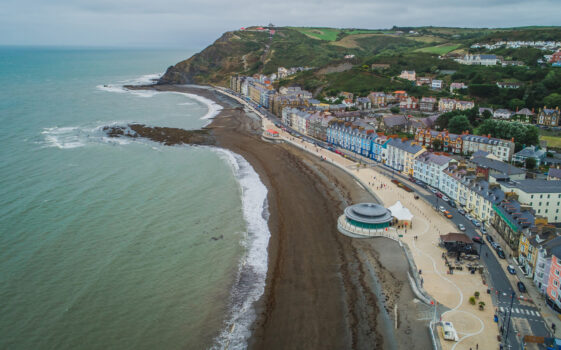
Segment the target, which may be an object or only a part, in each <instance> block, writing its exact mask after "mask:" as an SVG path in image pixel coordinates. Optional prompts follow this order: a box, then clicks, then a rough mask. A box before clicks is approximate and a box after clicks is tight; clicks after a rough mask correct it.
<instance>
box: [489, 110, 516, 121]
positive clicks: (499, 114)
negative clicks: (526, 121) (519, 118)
mask: <svg viewBox="0 0 561 350" xmlns="http://www.w3.org/2000/svg"><path fill="white" fill-rule="evenodd" d="M511 116H512V112H511V111H509V110H508V109H497V110H496V111H494V112H493V118H495V119H510V117H511Z"/></svg>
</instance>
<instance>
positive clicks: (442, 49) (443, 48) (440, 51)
mask: <svg viewBox="0 0 561 350" xmlns="http://www.w3.org/2000/svg"><path fill="white" fill-rule="evenodd" d="M460 46H462V45H461V44H452V45H446V44H444V45H437V46H429V47H423V48H420V49H417V50H415V51H417V52H426V53H433V54H435V55H445V54H447V53H448V52H451V51H454V50H456V49H457V48H459V47H460Z"/></svg>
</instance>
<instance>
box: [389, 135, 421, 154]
mask: <svg viewBox="0 0 561 350" xmlns="http://www.w3.org/2000/svg"><path fill="white" fill-rule="evenodd" d="M388 145H392V146H393V147H395V148H399V149H401V150H403V151H405V152H407V153H412V154H415V153H417V152H419V151H420V150H422V149H423V147H422V146H420V145H419V144H417V143H416V142H414V141H411V140H407V141H401V139H392V140H391V141H390V142H389V143H388Z"/></svg>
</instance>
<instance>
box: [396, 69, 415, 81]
mask: <svg viewBox="0 0 561 350" xmlns="http://www.w3.org/2000/svg"><path fill="white" fill-rule="evenodd" d="M399 78H401V79H405V80H409V81H415V80H417V78H416V73H415V71H414V70H404V71H402V72H401V74H400V75H399Z"/></svg>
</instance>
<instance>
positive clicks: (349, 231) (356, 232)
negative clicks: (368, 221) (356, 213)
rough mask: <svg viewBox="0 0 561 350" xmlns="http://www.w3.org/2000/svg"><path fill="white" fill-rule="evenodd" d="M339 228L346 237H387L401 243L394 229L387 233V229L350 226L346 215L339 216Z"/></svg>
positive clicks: (390, 228) (388, 230)
mask: <svg viewBox="0 0 561 350" xmlns="http://www.w3.org/2000/svg"><path fill="white" fill-rule="evenodd" d="M337 228H338V229H339V232H341V233H342V234H344V235H347V236H351V237H361V236H363V237H386V238H390V239H393V240H395V241H399V236H398V234H397V232H396V230H395V228H393V227H388V228H387V231H386V228H383V229H366V228H361V227H357V226H355V225H352V224H349V223H348V222H347V219H346V217H345V215H341V216H339V219H338V220H337Z"/></svg>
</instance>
